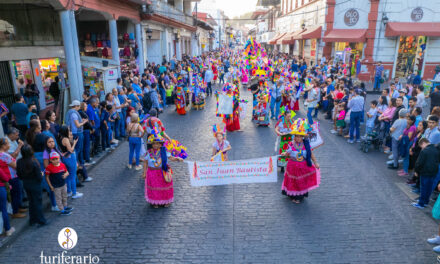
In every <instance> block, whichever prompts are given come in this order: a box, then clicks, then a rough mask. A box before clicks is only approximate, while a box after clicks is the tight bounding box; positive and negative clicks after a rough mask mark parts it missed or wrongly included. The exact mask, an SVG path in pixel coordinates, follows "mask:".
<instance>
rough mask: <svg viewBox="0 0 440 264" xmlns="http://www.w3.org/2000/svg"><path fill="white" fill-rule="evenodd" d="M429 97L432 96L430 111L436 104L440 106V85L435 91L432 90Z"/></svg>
mask: <svg viewBox="0 0 440 264" xmlns="http://www.w3.org/2000/svg"><path fill="white" fill-rule="evenodd" d="M429 97H430V98H431V107H430V112H432V109H433V108H434V107H436V106H440V86H436V87H434V92H432V93H431V94H430V95H429Z"/></svg>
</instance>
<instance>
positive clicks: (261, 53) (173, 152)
mask: <svg viewBox="0 0 440 264" xmlns="http://www.w3.org/2000/svg"><path fill="white" fill-rule="evenodd" d="M177 64H178V66H177V68H178V69H179V70H180V72H179V70H177V71H175V73H174V76H171V79H172V80H171V82H170V86H171V87H172V95H173V97H172V98H173V100H174V104H175V107H176V108H175V111H176V114H178V115H186V114H187V111H188V110H189V109H190V108H192V109H193V110H203V109H204V108H205V104H206V101H205V99H206V97H208V96H215V98H216V103H217V106H216V117H218V118H220V119H221V122H218V123H216V124H213V125H212V133H213V136H214V143H213V144H212V155H211V157H210V161H211V162H227V161H229V160H230V159H229V157H228V152H230V151H231V150H232V149H233V146H231V144H230V142H229V141H228V140H227V133H231V132H234V131H237V132H242V131H243V130H242V128H241V126H240V120H243V118H245V116H246V108H247V105H248V104H249V102H248V101H247V100H244V99H242V97H240V94H241V93H242V91H243V90H246V89H247V90H249V91H250V92H251V93H252V102H251V105H252V122H253V123H254V124H255V125H257V126H262V127H269V126H270V123H271V120H274V122H275V123H274V124H275V125H274V128H275V133H276V134H277V136H278V137H279V143H278V141H277V143H276V144H277V147H278V153H277V157H278V160H277V164H278V167H280V168H281V171H282V172H284V180H283V183H282V186H281V192H282V194H283V195H286V196H287V197H289V198H290V199H291V200H292V202H293V203H301V202H302V201H303V200H304V198H306V197H308V194H309V191H310V190H313V189H315V188H317V187H318V186H319V183H320V169H319V164H318V163H317V160H316V158H315V156H314V154H313V147H311V144H310V140H309V137H308V136H309V134H310V133H311V132H312V130H313V127H312V124H311V123H310V119H303V118H297V119H294V117H295V116H296V111H298V110H299V105H300V104H299V100H300V97H301V96H302V95H303V94H304V93H305V92H308V93H309V94H313V92H310V91H311V90H313V89H315V87H314V86H313V84H312V83H311V78H310V77H309V76H306V77H305V78H304V76H301V75H300V73H298V72H292V71H291V69H290V68H289V67H288V66H287V61H286V60H284V59H277V60H274V59H270V58H269V57H268V55H267V53H266V51H265V50H264V48H262V47H261V45H260V44H259V43H258V42H256V41H255V40H253V39H252V38H249V39H248V40H247V42H246V43H245V45H244V47H242V48H236V49H227V48H224V49H221V50H218V51H216V52H210V53H207V54H203V55H202V56H199V57H193V58H187V60H186V61H185V62H182V63H181V64H180V65H179V62H177ZM175 67H176V66H175ZM217 83H218V84H219V85H220V89H218V90H217V91H214V92H213V86H214V84H217ZM214 90H215V89H214ZM309 97H310V96H309ZM306 104H307V103H306ZM127 122H128V123H129V125H128V128H127V130H128V133H129V140H141V141H142V142H143V143H145V144H142V150H141V151H140V152H141V154H139V156H136V155H135V154H134V153H133V154H132V155H131V156H130V161H133V158H136V159H139V158H140V159H143V161H144V165H143V177H144V179H145V199H146V201H147V202H148V203H149V204H151V205H152V206H153V207H154V208H158V207H159V206H163V207H168V206H169V205H170V204H171V203H172V202H173V201H174V191H173V170H172V168H171V167H170V164H169V161H179V162H182V161H184V160H185V159H186V158H187V157H188V153H187V152H186V150H187V149H186V147H185V146H183V145H182V144H181V143H180V142H178V141H177V140H174V139H171V138H170V137H169V136H168V135H167V134H166V133H165V127H164V125H163V124H162V122H161V120H160V119H159V118H158V111H157V110H156V109H152V110H150V111H149V112H148V113H142V112H139V115H138V113H136V112H135V111H133V112H132V114H131V115H130V116H129V117H128V119H127ZM312 122H313V121H312ZM131 137H132V139H131ZM134 156H136V157H134ZM137 163H138V162H137ZM128 167H129V168H131V163H130V164H129V165H128Z"/></svg>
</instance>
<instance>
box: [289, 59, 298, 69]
mask: <svg viewBox="0 0 440 264" xmlns="http://www.w3.org/2000/svg"><path fill="white" fill-rule="evenodd" d="M290 69H291V71H292V72H298V64H297V63H296V61H295V60H294V61H293V62H292V66H291V67H290Z"/></svg>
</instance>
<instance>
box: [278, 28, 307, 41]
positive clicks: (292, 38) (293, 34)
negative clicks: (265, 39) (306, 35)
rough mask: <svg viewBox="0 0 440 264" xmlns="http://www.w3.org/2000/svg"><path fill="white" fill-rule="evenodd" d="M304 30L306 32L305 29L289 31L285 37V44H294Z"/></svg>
mask: <svg viewBox="0 0 440 264" xmlns="http://www.w3.org/2000/svg"><path fill="white" fill-rule="evenodd" d="M302 32H304V29H301V30H298V31H295V32H291V33H288V34H287V35H286V36H285V37H284V38H283V44H294V43H295V39H296V38H295V37H297V36H298V35H299V34H301V33H302Z"/></svg>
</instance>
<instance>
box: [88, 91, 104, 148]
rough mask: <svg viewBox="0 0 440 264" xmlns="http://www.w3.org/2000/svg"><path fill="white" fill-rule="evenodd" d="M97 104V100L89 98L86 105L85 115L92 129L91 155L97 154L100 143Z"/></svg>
mask: <svg viewBox="0 0 440 264" xmlns="http://www.w3.org/2000/svg"><path fill="white" fill-rule="evenodd" d="M98 106H99V102H98V99H97V98H91V99H90V100H89V104H88V105H87V111H86V114H87V116H88V117H89V121H90V124H91V125H92V127H93V134H92V135H91V140H92V142H93V149H92V153H93V155H96V154H98V153H99V145H100V144H99V143H100V135H101V133H100V124H101V120H100V119H99V108H98Z"/></svg>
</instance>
